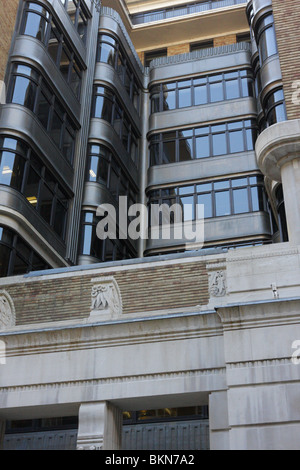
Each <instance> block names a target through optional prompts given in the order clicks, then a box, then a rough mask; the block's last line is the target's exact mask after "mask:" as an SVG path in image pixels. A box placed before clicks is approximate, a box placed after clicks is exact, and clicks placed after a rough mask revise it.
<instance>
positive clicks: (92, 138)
mask: <svg viewBox="0 0 300 470" xmlns="http://www.w3.org/2000/svg"><path fill="white" fill-rule="evenodd" d="M89 143H96V144H97V143H100V144H101V143H102V144H104V145H106V146H107V147H108V148H109V149H110V150H111V151H112V152H113V153H114V154H115V155H116V156H117V157H118V158H119V160H120V162H121V164H122V166H123V168H124V169H125V170H127V173H128V175H129V176H130V177H131V180H132V181H133V183H135V185H136V186H137V188H138V187H139V180H138V177H139V174H138V173H139V172H138V170H137V168H136V167H135V165H134V164H133V162H132V160H131V158H130V155H129V154H128V153H127V152H126V150H125V149H124V147H123V145H122V142H121V140H120V138H119V137H118V135H117V134H116V132H115V130H114V129H113V127H112V126H111V125H110V124H109V123H108V122H106V121H103V120H102V119H98V118H93V119H91V126H90V134H89Z"/></svg>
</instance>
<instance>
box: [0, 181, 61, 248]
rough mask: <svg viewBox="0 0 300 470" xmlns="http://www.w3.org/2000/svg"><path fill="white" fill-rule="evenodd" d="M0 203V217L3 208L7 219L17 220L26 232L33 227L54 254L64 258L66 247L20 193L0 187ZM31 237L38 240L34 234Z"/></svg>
mask: <svg viewBox="0 0 300 470" xmlns="http://www.w3.org/2000/svg"><path fill="white" fill-rule="evenodd" d="M0 201H1V204H0V215H1V213H2V212H3V208H5V209H4V213H5V215H6V216H7V217H9V218H11V219H12V220H17V222H18V223H19V224H20V225H22V226H23V227H24V228H25V229H26V228H27V230H28V227H33V228H34V231H37V232H38V233H39V234H40V235H41V236H42V237H43V238H44V239H45V240H46V241H47V242H48V243H49V245H50V246H51V247H52V248H53V251H54V252H55V251H56V252H57V253H58V254H59V255H60V256H62V257H64V256H65V252H66V247H65V244H64V243H63V241H62V240H61V239H60V238H59V237H58V236H57V235H56V234H55V233H54V231H53V230H52V229H51V228H50V226H49V225H48V224H47V223H46V222H45V221H44V220H43V219H42V217H41V216H40V215H39V214H38V213H37V211H36V210H35V209H34V208H33V207H31V206H30V204H29V203H28V202H27V201H26V199H25V197H24V196H23V195H22V194H21V193H19V192H18V191H16V190H15V189H12V188H9V187H6V186H3V185H1V186H0ZM31 230H32V229H31ZM32 235H33V236H34V238H35V239H39V237H38V235H37V234H36V233H35V234H33V233H32ZM41 243H42V241H41Z"/></svg>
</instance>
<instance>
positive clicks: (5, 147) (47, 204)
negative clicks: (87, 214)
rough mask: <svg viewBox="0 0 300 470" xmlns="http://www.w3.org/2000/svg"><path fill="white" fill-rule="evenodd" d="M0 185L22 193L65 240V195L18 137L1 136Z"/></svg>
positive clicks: (66, 203) (36, 157)
mask: <svg viewBox="0 0 300 470" xmlns="http://www.w3.org/2000/svg"><path fill="white" fill-rule="evenodd" d="M0 185H5V186H9V187H11V188H13V189H16V190H17V191H19V192H20V193H22V194H23V195H24V197H25V198H26V200H27V202H28V203H29V204H30V205H31V207H33V208H34V209H35V210H36V211H37V212H38V213H39V214H40V215H41V217H42V218H43V219H44V220H45V221H46V222H47V223H48V224H49V225H50V226H51V227H52V229H53V230H54V231H55V233H56V234H57V235H58V236H59V237H61V238H62V239H64V236H65V228H66V219H67V211H68V196H67V195H66V193H65V191H64V190H63V188H62V187H61V185H60V184H59V183H58V182H57V180H56V178H55V177H54V176H53V175H52V173H51V172H50V171H49V170H48V169H47V168H46V167H45V165H44V164H43V163H42V161H41V160H40V159H39V158H38V156H37V155H36V154H35V153H34V152H33V151H32V150H31V148H30V147H29V146H28V145H26V144H25V143H24V142H22V141H20V140H18V139H14V138H11V137H5V136H1V137H0Z"/></svg>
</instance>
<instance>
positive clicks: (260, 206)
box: [149, 176, 268, 221]
mask: <svg viewBox="0 0 300 470" xmlns="http://www.w3.org/2000/svg"><path fill="white" fill-rule="evenodd" d="M175 203H176V204H180V206H181V207H182V212H183V220H184V221H194V220H199V216H200V215H201V212H200V213H199V214H198V210H200V209H199V206H200V205H204V217H205V219H210V218H215V217H224V216H232V215H237V214H246V213H251V212H259V211H264V212H268V207H267V197H266V194H265V190H264V181H263V177H262V176H248V177H247V176H245V177H242V178H232V179H228V180H221V181H213V182H209V183H201V184H192V185H189V186H178V187H174V188H167V189H159V190H155V191H151V192H150V193H149V204H150V207H151V204H158V205H162V204H167V205H168V206H170V207H171V206H172V205H173V204H175Z"/></svg>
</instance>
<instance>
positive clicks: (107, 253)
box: [79, 211, 134, 263]
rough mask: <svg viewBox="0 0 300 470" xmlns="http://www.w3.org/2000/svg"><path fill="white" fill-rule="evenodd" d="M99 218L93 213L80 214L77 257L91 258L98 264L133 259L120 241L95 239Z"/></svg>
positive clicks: (126, 247) (131, 254)
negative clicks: (97, 261)
mask: <svg viewBox="0 0 300 470" xmlns="http://www.w3.org/2000/svg"><path fill="white" fill-rule="evenodd" d="M99 222H100V218H99V217H97V216H96V214H95V213H94V212H91V211H84V212H83V213H82V223H81V237H80V244H79V255H83V256H91V257H93V258H96V259H97V260H99V262H101V263H104V262H110V261H121V260H124V259H130V258H133V257H134V255H133V253H132V251H131V250H130V249H129V248H128V246H127V245H126V244H125V243H124V242H122V241H120V240H110V239H106V240H100V239H99V238H98V237H97V232H96V230H97V224H98V223H99Z"/></svg>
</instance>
